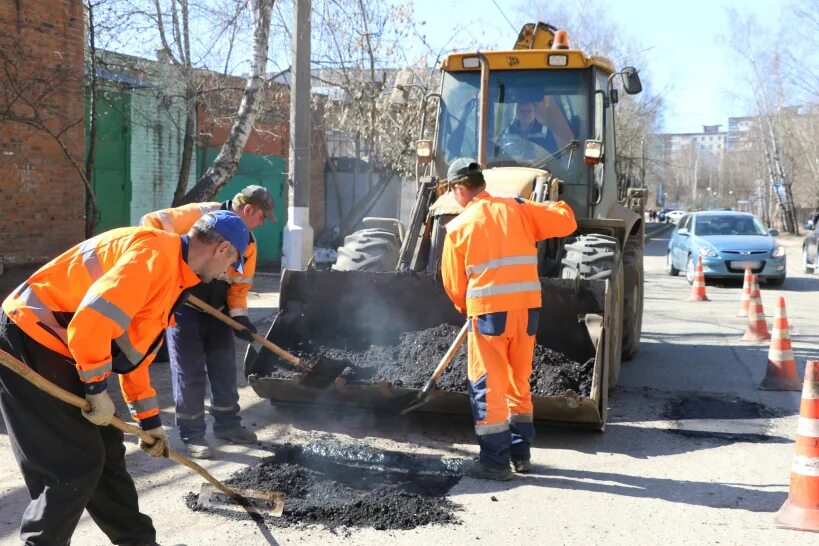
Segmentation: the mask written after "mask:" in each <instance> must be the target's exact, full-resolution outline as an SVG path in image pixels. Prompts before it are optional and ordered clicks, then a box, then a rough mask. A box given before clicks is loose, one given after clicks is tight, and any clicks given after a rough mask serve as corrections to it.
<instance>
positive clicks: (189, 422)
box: [141, 186, 277, 459]
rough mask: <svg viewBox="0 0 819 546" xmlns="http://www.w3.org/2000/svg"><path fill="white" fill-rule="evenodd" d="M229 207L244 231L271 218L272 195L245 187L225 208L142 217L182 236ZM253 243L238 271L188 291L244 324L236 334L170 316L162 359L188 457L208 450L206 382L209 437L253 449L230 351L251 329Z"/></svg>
mask: <svg viewBox="0 0 819 546" xmlns="http://www.w3.org/2000/svg"><path fill="white" fill-rule="evenodd" d="M214 210H230V211H233V212H234V213H236V214H237V215H238V216H239V217H240V218H241V219H242V220H243V221H244V222H245V224H246V225H247V228H248V230H253V229H255V228H257V227H259V226H261V225H262V224H263V223H264V221H265V220H268V221H269V222H271V223H275V222H276V221H277V219H276V215H275V213H274V212H273V196H272V195H270V192H269V191H267V189H265V188H263V187H262V186H248V187H246V188H245V189H243V190H242V191H241V192H239V193H237V194H236V196H235V197H234V198H233V199H230V200H228V201H225V202H223V203H216V202H213V203H192V204H190V205H183V206H181V207H176V208H172V209H164V210H160V211H156V212H152V213H150V214H146V215H145V216H143V217H142V220H141V224H142V225H143V226H151V227H155V228H157V229H164V230H165V231H170V232H173V233H185V232H187V231H188V229H190V227H191V226H192V225H193V224H194V222H196V221H197V220H199V218H200V217H201V216H202V215H203V214H205V213H207V212H210V211H214ZM256 254H257V246H256V239H255V238H254V237H253V235H252V234H249V235H248V244H247V250H245V252H244V258H245V260H244V271H236V270H235V269H230V270H229V271H228V273H227V274H226V275H222V276H220V277H219V278H218V279H215V280H213V281H211V282H209V283H202V284H201V285H199V286H197V287H196V288H194V289H193V290H192V291H191V294H192V295H194V296H196V297H197V298H199V299H201V300H202V301H204V302H205V303H207V304H209V305H210V306H211V307H215V308H216V309H218V310H220V311H221V310H225V311H226V312H227V313H228V314H229V315H230V316H231V317H232V318H233V320H235V321H236V322H238V323H240V324H241V325H242V326H244V327H245V329H244V330H234V329H232V328H231V327H230V326H228V325H226V324H225V323H223V322H221V321H219V320H217V319H216V318H214V317H212V316H210V315H208V314H207V313H203V312H200V311H197V310H195V309H191V308H190V307H187V306H184V307H180V308H178V309H177V310H176V311H175V315H176V326H174V327H172V328H169V329H168V335H167V339H168V357H169V358H170V361H171V378H172V379H173V398H174V401H175V402H176V426H177V427H178V428H179V436H180V437H181V438H182V442H183V443H184V444H185V447H186V448H187V449H188V453H189V454H190V456H191V457H193V458H196V459H207V458H209V457H210V456H211V450H210V446H209V445H208V443H207V441H206V440H205V430H206V427H205V381H206V380H207V381H208V382H209V383H210V392H211V404H210V414H211V415H212V416H213V419H214V425H213V434H214V436H216V437H217V438H220V439H222V440H226V441H228V442H231V443H235V444H252V443H254V442H256V435H255V434H254V433H253V432H251V431H249V430H247V429H246V428H244V427H242V424H241V423H242V421H241V417H239V410H240V407H239V389H238V386H237V385H236V349H235V347H234V342H233V336H234V335H236V336H237V337H239V338H241V339H244V340H246V341H252V337H251V334H255V333H256V327H255V326H254V325H253V323H252V322H251V321H250V318H249V317H248V309H247V293H248V292H249V291H250V287H251V286H252V284H253V275H254V273H255V272H256Z"/></svg>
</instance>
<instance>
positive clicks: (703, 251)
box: [700, 246, 718, 258]
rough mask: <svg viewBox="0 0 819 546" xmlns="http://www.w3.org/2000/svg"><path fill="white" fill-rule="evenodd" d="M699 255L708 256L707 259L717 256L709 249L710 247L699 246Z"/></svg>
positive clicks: (714, 251) (715, 252)
mask: <svg viewBox="0 0 819 546" xmlns="http://www.w3.org/2000/svg"><path fill="white" fill-rule="evenodd" d="M700 255H701V256H708V257H709V258H716V257H717V256H718V254H717V251H716V250H714V249H713V248H711V247H710V246H701V247H700Z"/></svg>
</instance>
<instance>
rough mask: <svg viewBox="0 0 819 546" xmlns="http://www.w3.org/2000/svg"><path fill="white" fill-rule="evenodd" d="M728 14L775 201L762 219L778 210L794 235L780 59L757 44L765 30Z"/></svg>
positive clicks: (757, 144)
mask: <svg viewBox="0 0 819 546" xmlns="http://www.w3.org/2000/svg"><path fill="white" fill-rule="evenodd" d="M729 14H730V15H729V16H730V18H731V19H732V20H733V21H735V22H737V23H738V24H737V25H735V26H734V27H732V28H733V34H732V35H731V42H730V43H731V45H732V49H733V53H734V55H736V57H737V58H738V59H739V60H740V61H741V62H742V63H743V66H744V67H745V74H746V79H747V84H748V88H749V91H750V93H749V94H750V95H751V96H752V97H753V98H754V103H755V109H756V123H755V125H754V128H755V139H754V145H755V149H756V151H757V153H758V154H759V155H760V156H761V158H762V159H763V162H764V163H763V164H764V166H765V174H766V176H765V178H766V179H767V180H768V185H769V187H768V189H769V193H771V194H772V195H773V196H774V197H775V199H770V200H769V202H768V207H769V208H768V210H767V211H766V216H768V217H769V218H773V217H774V216H775V214H774V212H775V211H774V210H773V209H774V208H775V209H778V210H779V211H780V212H781V216H782V219H783V221H784V227H785V229H786V230H787V231H788V232H790V233H798V229H799V228H798V224H797V222H796V216H795V210H794V202H793V188H792V186H793V183H794V180H793V179H792V178H791V176H790V173H788V172H787V171H786V168H785V167H786V164H785V159H784V150H785V142H784V140H783V136H784V126H783V119H784V118H783V116H784V115H785V113H786V106H787V104H786V102H785V100H786V99H785V97H786V95H787V93H786V89H785V78H784V77H783V69H782V66H783V63H782V56H781V53H780V52H779V50H778V49H776V48H773V49H772V48H769V47H768V46H767V44H768V42H767V41H765V42H762V41H761V40H763V39H765V30H764V28H763V27H762V25H760V24H759V23H758V22H757V21H756V19H755V18H754V17H753V16H747V17H745V16H743V15H741V14H740V13H738V12H736V11H732V12H729ZM740 26H741V27H742V30H741V31H740V30H739V27H740Z"/></svg>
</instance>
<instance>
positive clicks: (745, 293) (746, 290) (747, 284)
mask: <svg viewBox="0 0 819 546" xmlns="http://www.w3.org/2000/svg"><path fill="white" fill-rule="evenodd" d="M753 278H754V275H753V273H751V268H750V267H746V268H745V280H743V282H742V301H740V302H739V312H738V313H737V316H738V317H747V316H748V304H749V303H750V302H751V285H752V284H753Z"/></svg>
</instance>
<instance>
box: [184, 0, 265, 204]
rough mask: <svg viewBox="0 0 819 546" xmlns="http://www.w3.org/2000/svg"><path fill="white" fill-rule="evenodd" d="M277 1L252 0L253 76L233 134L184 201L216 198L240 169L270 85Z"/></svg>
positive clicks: (248, 83)
mask: <svg viewBox="0 0 819 546" xmlns="http://www.w3.org/2000/svg"><path fill="white" fill-rule="evenodd" d="M272 8H273V0H252V11H253V37H254V40H253V53H252V56H251V58H252V62H251V65H250V75H249V76H248V78H247V84H246V86H245V91H244V94H243V96H242V102H241V104H240V105H239V110H238V112H237V114H236V119H235V120H234V122H233V127H232V128H231V130H230V136H229V137H228V139H227V140H226V141H225V143H224V144H223V145H222V149H221V150H220V151H219V155H218V156H216V159H215V160H214V161H213V164H212V165H211V166H210V167H209V168H208V170H207V172H206V173H205V174H204V175H203V176H202V177H201V178H200V179H199V180H198V181H197V182H196V185H195V186H194V187H193V188H192V189H191V190H190V191H189V192H188V193H187V195H185V197H184V198H182V199H181V201H180V204H185V203H191V202H197V201H204V200H206V199H210V198H212V197H213V196H214V195H216V193H217V192H218V191H219V190H220V189H222V187H223V186H224V185H225V184H226V183H227V181H228V180H230V179H231V178H232V177H233V175H234V174H236V170H237V169H238V168H239V159H240V158H241V156H242V152H243V151H244V148H245V144H246V143H247V138H248V136H250V131H251V130H252V128H253V122H254V121H255V120H256V116H257V114H258V113H259V98H260V97H259V95H260V92H261V91H262V90H263V89H264V87H265V85H266V80H265V70H266V68H267V47H268V38H269V36H270V12H271V10H272Z"/></svg>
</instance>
